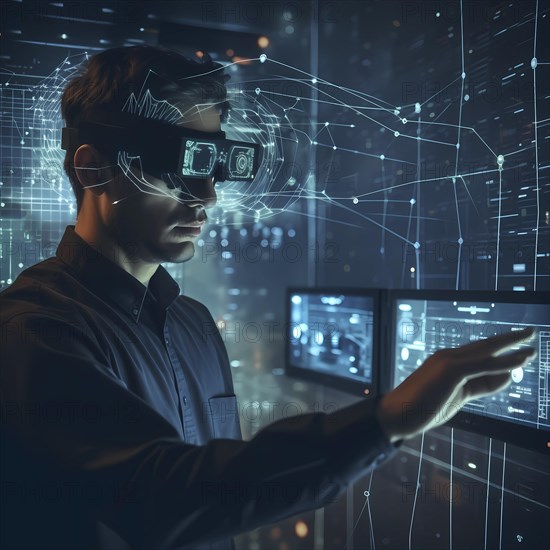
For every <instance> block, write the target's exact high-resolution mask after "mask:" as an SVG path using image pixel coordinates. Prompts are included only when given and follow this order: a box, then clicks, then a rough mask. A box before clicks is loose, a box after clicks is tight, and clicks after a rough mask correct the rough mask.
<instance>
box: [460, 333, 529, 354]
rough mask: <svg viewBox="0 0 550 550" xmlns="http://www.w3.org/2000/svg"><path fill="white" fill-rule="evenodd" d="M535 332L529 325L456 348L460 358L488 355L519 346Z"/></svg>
mask: <svg viewBox="0 0 550 550" xmlns="http://www.w3.org/2000/svg"><path fill="white" fill-rule="evenodd" d="M534 334H535V329H534V328H533V327H528V328H525V329H522V330H512V331H510V332H506V333H505V334H499V335H497V336H491V337H490V338H486V339H484V340H479V341H477V342H473V343H472V344H466V345H464V346H460V347H459V348H456V351H457V353H456V356H457V357H458V358H466V357H468V356H473V355H476V356H480V355H483V356H487V355H493V354H494V353H497V352H503V351H506V350H507V349H509V348H511V347H514V346H517V345H518V344H521V343H525V342H527V341H528V340H529V339H530V338H532V337H533V335H534Z"/></svg>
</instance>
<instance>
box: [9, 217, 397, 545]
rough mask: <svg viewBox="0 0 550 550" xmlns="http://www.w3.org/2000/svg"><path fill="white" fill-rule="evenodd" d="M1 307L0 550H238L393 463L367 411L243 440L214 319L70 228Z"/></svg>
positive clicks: (314, 419)
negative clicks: (244, 538) (254, 535)
mask: <svg viewBox="0 0 550 550" xmlns="http://www.w3.org/2000/svg"><path fill="white" fill-rule="evenodd" d="M0 304H1V319H0V321H1V322H0V341H1V346H2V351H1V355H2V357H1V363H0V402H1V408H0V412H1V415H2V416H1V423H0V428H1V430H0V436H1V441H0V443H1V448H0V459H1V463H0V466H1V467H0V473H1V492H2V499H1V502H0V510H1V514H2V515H1V518H0V528H1V534H0V537H1V538H0V543H1V544H0V546H1V547H2V548H19V547H21V548H56V549H60V548H71V549H73V550H74V549H76V548H79V549H80V548H101V549H103V548H105V549H109V550H115V549H117V548H120V549H123V548H147V549H154V548H170V549H172V548H193V549H198V548H212V549H222V548H231V547H234V545H233V540H232V538H231V536H232V535H235V534H237V533H241V532H244V531H249V530H252V529H255V528H257V527H259V526H260V525H264V524H266V523H273V522H276V521H279V520H282V519H284V518H287V517H290V516H292V515H295V514H297V513H299V512H302V511H306V510H312V509H315V508H319V507H321V506H324V505H326V504H328V503H330V502H332V501H334V499H335V498H336V497H338V496H339V495H340V494H341V493H342V492H343V491H344V489H345V487H346V486H347V485H348V484H349V483H350V482H352V481H354V480H355V479H358V478H359V477H361V476H363V475H365V474H366V473H367V472H368V470H369V469H370V468H372V467H374V466H376V465H378V464H379V463H381V462H382V461H384V460H386V459H388V458H389V457H390V456H392V455H393V454H394V453H395V452H396V447H395V446H394V445H392V444H391V443H390V442H389V441H388V440H387V438H386V437H385V435H384V434H383V432H382V430H381V427H380V425H379V423H378V421H377V420H376V417H375V416H374V414H373V413H374V407H375V400H366V399H365V400H361V401H359V402H358V403H355V404H353V405H350V406H348V407H345V408H341V409H339V410H338V411H336V412H333V413H331V414H325V413H308V414H304V415H300V416H296V417H290V418H284V419H281V420H278V421H276V422H274V423H272V424H271V425H269V426H267V427H266V428H264V429H263V430H261V431H260V432H259V433H258V434H256V436H255V437H254V438H253V439H252V440H251V441H248V442H245V441H242V437H241V430H240V423H239V411H238V403H237V400H236V397H235V393H234V389H233V382H232V379H231V372H230V367H229V362H228V357H227V352H226V349H225V346H224V343H223V341H222V339H221V336H220V334H219V332H218V330H217V328H216V325H215V322H214V320H213V318H212V316H211V314H210V312H209V311H208V309H207V308H206V307H205V306H204V305H203V304H201V303H200V302H197V301H196V300H193V299H191V298H189V297H187V296H183V295H180V288H179V286H178V284H177V283H176V282H175V281H174V279H173V278H172V277H171V276H170V275H169V273H168V272H167V271H166V269H164V267H163V266H159V267H158V269H157V271H156V272H155V274H154V275H153V277H152V278H151V280H150V281H149V284H148V287H146V286H145V285H143V284H142V283H140V282H139V281H138V280H137V279H136V278H135V277H133V276H132V275H130V274H129V273H127V272H126V271H125V270H124V269H122V268H121V267H120V266H118V265H116V264H115V263H114V262H112V261H110V260H109V259H108V258H107V257H105V256H104V255H102V254H101V253H100V252H99V251H97V250H96V249H95V248H94V247H92V246H90V245H89V244H88V243H86V242H85V241H84V240H83V239H82V238H81V237H80V236H79V235H77V234H76V233H75V231H74V226H73V225H69V226H67V228H66V230H65V233H64V235H63V238H62V240H61V242H60V244H59V246H58V248H57V251H56V256H55V257H51V258H48V259H46V260H44V261H42V262H40V263H38V264H36V265H34V266H32V267H30V268H28V269H25V270H24V271H23V272H22V273H21V274H20V275H19V276H18V277H17V279H16V280H15V281H14V282H13V284H12V285H11V286H10V287H9V288H7V289H6V290H4V291H3V292H2V293H0Z"/></svg>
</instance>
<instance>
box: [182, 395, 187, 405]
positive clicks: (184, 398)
mask: <svg viewBox="0 0 550 550" xmlns="http://www.w3.org/2000/svg"><path fill="white" fill-rule="evenodd" d="M183 404H184V405H187V397H185V395H184V396H183Z"/></svg>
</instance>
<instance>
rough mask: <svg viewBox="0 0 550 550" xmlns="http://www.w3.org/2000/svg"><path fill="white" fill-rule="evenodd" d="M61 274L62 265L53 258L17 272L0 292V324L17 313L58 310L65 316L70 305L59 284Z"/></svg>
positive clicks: (42, 312) (50, 313) (40, 314)
mask: <svg viewBox="0 0 550 550" xmlns="http://www.w3.org/2000/svg"><path fill="white" fill-rule="evenodd" d="M63 275H64V272H63V266H62V265H61V263H60V260H58V259H57V258H56V257H51V258H47V259H45V260H43V261H41V262H38V263H36V264H34V265H32V266H30V267H28V268H26V269H24V270H23V271H21V273H19V275H18V276H17V277H16V279H15V280H14V281H13V283H11V284H10V285H9V286H8V287H6V288H5V289H3V290H2V291H0V304H1V308H0V309H1V314H0V324H3V323H5V322H7V321H9V320H10V319H13V318H14V317H15V316H21V315H31V316H32V315H35V316H37V317H39V316H42V315H44V314H45V313H47V314H48V315H50V316H55V314H56V312H59V313H60V315H61V317H66V316H67V313H68V310H71V309H72V307H71V306H70V305H69V302H70V300H69V298H68V296H66V295H65V294H64V293H63V292H62V290H61V285H60V283H59V280H60V277H63Z"/></svg>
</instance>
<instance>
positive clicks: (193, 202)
mask: <svg viewBox="0 0 550 550" xmlns="http://www.w3.org/2000/svg"><path fill="white" fill-rule="evenodd" d="M214 185H215V183H214V179H213V178H206V179H201V180H194V181H192V182H188V183H187V184H186V187H187V193H186V195H188V196H187V197H182V198H183V200H184V201H185V203H186V204H188V205H189V206H203V207H204V208H212V207H213V206H215V205H216V202H217V200H218V197H217V195H216V190H215V188H214Z"/></svg>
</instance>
